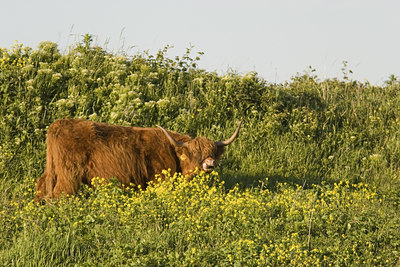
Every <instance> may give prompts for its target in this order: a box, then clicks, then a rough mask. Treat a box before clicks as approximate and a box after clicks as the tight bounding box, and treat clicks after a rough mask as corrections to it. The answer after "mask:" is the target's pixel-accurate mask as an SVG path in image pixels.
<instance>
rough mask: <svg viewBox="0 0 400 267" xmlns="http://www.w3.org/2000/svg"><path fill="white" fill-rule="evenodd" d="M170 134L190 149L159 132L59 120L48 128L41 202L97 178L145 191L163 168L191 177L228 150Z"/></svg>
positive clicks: (39, 187)
mask: <svg viewBox="0 0 400 267" xmlns="http://www.w3.org/2000/svg"><path fill="white" fill-rule="evenodd" d="M168 133H169V134H170V135H171V136H172V137H173V138H174V139H176V140H177V141H179V142H182V143H185V144H186V145H185V146H183V147H175V146H174V145H173V144H171V143H170V141H169V140H168V138H167V137H166V135H165V134H164V133H163V132H162V130H161V129H158V128H138V127H124V126H118V125H111V124H106V123H98V122H92V121H87V120H81V119H62V120H56V121H55V122H54V123H53V124H51V125H50V128H49V130H48V134H47V162H46V169H45V171H44V173H43V175H42V176H41V177H39V178H38V180H37V188H36V189H37V191H38V193H37V195H36V200H42V199H46V198H58V197H60V196H61V195H62V194H74V193H76V192H77V190H78V189H79V187H80V186H81V184H82V183H84V184H89V185H90V182H91V179H92V178H93V177H102V178H106V179H109V178H111V177H116V178H117V179H118V180H119V181H120V182H121V183H122V184H124V185H127V186H128V185H129V184H130V183H134V184H135V185H140V186H141V187H142V188H145V187H146V185H147V183H148V182H149V181H150V180H153V179H154V177H155V175H156V174H160V173H161V171H162V170H164V169H171V171H172V172H182V173H183V174H189V173H190V172H191V171H192V170H194V169H195V168H199V169H201V166H202V165H201V164H202V162H203V161H204V160H205V159H206V158H212V159H215V160H217V159H218V158H219V157H220V156H221V155H222V153H223V151H224V148H223V147H220V146H216V145H215V143H214V142H213V141H211V140H209V139H207V138H205V137H199V138H195V139H192V138H190V137H189V136H187V135H181V134H179V133H175V132H168Z"/></svg>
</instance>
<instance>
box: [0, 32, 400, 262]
mask: <svg viewBox="0 0 400 267" xmlns="http://www.w3.org/2000/svg"><path fill="white" fill-rule="evenodd" d="M167 54H168V48H165V49H163V50H160V51H159V52H158V53H157V54H156V55H150V54H147V53H138V54H135V55H133V56H128V55H121V54H112V53H109V52H107V51H105V50H104V49H102V48H101V47H96V46H93V45H92V40H91V36H90V35H86V36H85V37H84V38H83V39H82V41H81V42H78V43H77V44H76V45H74V46H72V47H71V48H70V50H69V52H67V53H64V54H62V53H60V51H59V50H58V47H57V44H55V43H51V42H42V43H40V44H39V46H38V48H37V49H36V50H33V49H31V48H28V47H24V46H23V45H20V44H16V45H14V46H13V47H11V48H10V49H0V133H1V134H0V220H1V222H2V223H1V226H0V234H1V236H2V238H1V239H0V262H4V265H16V266H19V265H22V266H23V265H27V264H28V265H29V264H33V265H44V266H45V265H47V266H54V265H74V264H78V265H96V264H109V265H143V264H147V265H170V264H171V265H201V266H203V265H232V264H236V265H282V264H302V265H308V264H313V263H314V264H317V265H318V264H320V265H327V264H335V265H360V264H365V265H376V264H382V265H388V266H393V265H394V264H396V263H397V262H398V259H399V258H398V257H399V256H400V255H399V253H398V251H399V246H400V236H399V235H398V234H397V232H396V231H397V230H396V229H397V226H398V223H399V222H398V218H397V216H396V214H397V213H398V212H399V207H398V203H399V201H400V193H399V192H400V190H399V189H400V161H399V160H400V151H399V150H400V146H399V145H400V144H399V142H400V141H399V140H400V139H399V137H400V136H399V132H400V131H399V124H400V121H399V118H400V116H399V115H400V114H399V112H400V82H399V81H398V80H397V79H396V77H395V76H391V78H390V79H389V80H388V81H387V82H386V83H385V84H384V85H382V86H375V85H371V84H369V83H368V82H365V83H360V82H358V81H352V80H350V79H349V78H348V77H347V75H345V76H346V77H345V79H344V80H338V79H328V80H320V79H318V77H316V76H315V75H314V74H313V72H312V70H311V71H308V72H307V73H305V74H303V75H297V76H295V77H293V78H292V79H291V80H290V81H287V82H286V83H283V84H275V83H269V82H267V81H265V80H263V79H262V78H261V77H259V76H258V75H257V73H248V74H244V75H242V74H238V73H234V72H228V73H226V74H225V75H218V74H216V73H213V72H208V71H205V70H202V69H200V68H199V67H198V61H199V60H200V57H201V53H199V54H195V53H194V52H193V51H192V50H191V49H188V51H187V52H186V53H185V54H184V55H183V56H182V57H178V58H176V59H170V58H168V56H167ZM343 72H344V73H347V72H348V70H347V69H346V68H345V67H344V68H343ZM61 117H79V118H86V119H91V120H95V121H103V122H109V123H117V124H122V125H135V126H154V125H156V124H159V125H163V126H164V127H165V128H168V129H171V130H175V131H179V132H183V133H188V134H191V135H193V136H195V135H206V136H208V137H209V138H212V139H215V140H221V139H225V138H226V137H227V136H228V135H230V134H231V133H232V132H233V130H234V129H235V127H236V126H237V123H238V121H240V120H243V121H244V125H243V127H242V130H241V132H240V137H239V138H238V139H237V140H236V141H235V142H234V143H233V144H231V145H230V146H229V148H228V149H227V151H226V153H225V155H224V158H223V159H222V161H221V162H220V166H219V168H218V172H219V173H220V174H219V175H213V176H211V178H210V177H206V176H205V175H204V174H199V177H198V179H195V181H193V182H190V183H185V182H182V181H180V182H177V181H176V179H177V180H179V178H178V177H175V178H173V179H172V178H171V180H172V181H170V182H166V183H161V184H158V185H155V186H154V188H153V187H151V189H150V190H148V191H146V192H137V191H129V190H128V191H121V190H120V189H119V187H118V186H114V185H113V184H111V185H104V187H101V186H100V187H97V189H96V190H92V189H88V188H86V189H83V190H82V192H83V193H82V194H83V195H80V196H77V197H72V198H68V199H64V200H60V201H58V202H54V203H51V204H49V205H45V206H41V205H37V204H35V203H33V202H31V200H32V198H33V194H34V181H35V179H36V177H38V176H40V175H41V173H42V172H43V170H44V166H45V150H46V147H45V139H46V130H47V127H48V126H49V124H50V123H51V122H52V121H54V120H55V119H57V118H61ZM172 185H173V186H172ZM102 201H103V202H102ZM104 201H105V202H104ZM107 203H108V204H107ZM114 204H115V206H112V205H114ZM128 204H130V205H131V206H128ZM109 205H111V206H109ZM310 226H311V227H310ZM309 229H311V230H310V231H309ZM188 238H189V239H188ZM308 240H310V242H308Z"/></svg>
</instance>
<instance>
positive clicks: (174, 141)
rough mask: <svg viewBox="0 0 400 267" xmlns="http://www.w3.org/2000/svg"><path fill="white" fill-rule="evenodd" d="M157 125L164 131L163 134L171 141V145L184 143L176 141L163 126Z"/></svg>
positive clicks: (182, 144)
mask: <svg viewBox="0 0 400 267" xmlns="http://www.w3.org/2000/svg"><path fill="white" fill-rule="evenodd" d="M157 127H158V128H160V129H161V130H162V131H163V132H164V134H165V135H166V136H167V138H168V140H169V142H170V143H171V145H173V146H184V145H185V143H182V142H179V141H176V140H175V138H173V137H172V136H171V135H170V134H169V132H167V131H166V130H165V129H164V128H163V127H161V126H159V125H157Z"/></svg>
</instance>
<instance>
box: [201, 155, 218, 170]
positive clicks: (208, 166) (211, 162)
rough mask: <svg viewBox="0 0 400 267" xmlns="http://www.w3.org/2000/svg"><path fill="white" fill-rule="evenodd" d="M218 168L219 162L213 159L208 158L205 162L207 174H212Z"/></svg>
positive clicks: (204, 167) (204, 168) (204, 166)
mask: <svg viewBox="0 0 400 267" xmlns="http://www.w3.org/2000/svg"><path fill="white" fill-rule="evenodd" d="M215 167H217V162H216V161H215V160H214V159H212V158H207V159H205V160H204V161H203V170H204V171H205V172H211V171H213V170H214V169H215Z"/></svg>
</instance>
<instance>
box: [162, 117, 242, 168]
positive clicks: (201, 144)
mask: <svg viewBox="0 0 400 267" xmlns="http://www.w3.org/2000/svg"><path fill="white" fill-rule="evenodd" d="M241 124H242V123H241V122H240V124H239V126H238V127H237V129H236V131H235V132H234V133H233V135H232V136H231V137H230V138H229V139H228V140H225V141H222V142H214V141H212V140H210V139H208V138H206V137H196V138H194V139H191V140H189V141H188V142H185V143H182V142H179V141H177V140H175V139H174V138H173V137H172V136H171V135H170V134H169V133H168V132H167V131H166V130H165V129H163V128H162V127H160V126H158V127H159V128H161V129H162V130H163V132H164V134H165V135H166V137H167V138H168V140H169V142H170V143H171V145H172V146H173V147H174V148H175V151H176V154H177V156H178V158H179V161H180V165H181V170H182V174H184V175H186V174H191V173H192V172H193V171H194V170H195V169H196V168H197V169H199V170H203V171H205V172H211V171H212V170H214V168H215V167H216V166H217V160H218V159H219V158H220V157H221V155H222V154H223V153H224V149H225V146H227V145H229V144H230V143H232V142H233V140H235V139H236V137H237V136H238V134H239V130H240V126H241Z"/></svg>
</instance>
